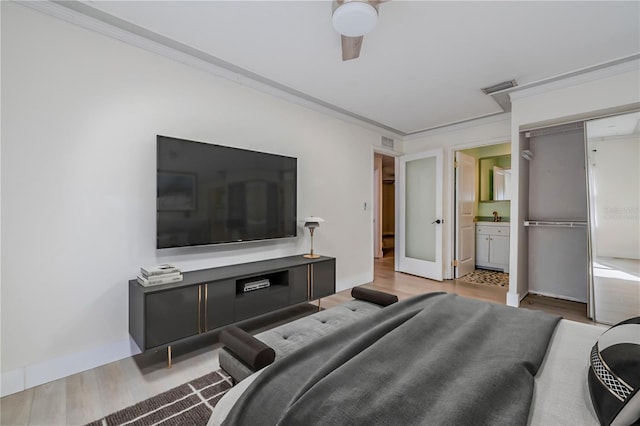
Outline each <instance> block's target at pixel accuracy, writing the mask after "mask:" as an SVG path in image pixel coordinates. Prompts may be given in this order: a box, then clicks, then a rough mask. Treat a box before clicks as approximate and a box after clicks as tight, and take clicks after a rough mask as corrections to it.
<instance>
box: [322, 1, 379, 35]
mask: <svg viewBox="0 0 640 426" xmlns="http://www.w3.org/2000/svg"><path fill="white" fill-rule="evenodd" d="M377 22H378V11H377V10H376V8H375V7H373V6H371V5H370V4H369V3H365V2H362V1H350V2H348V3H343V4H341V5H340V6H338V8H337V9H336V10H334V11H333V28H334V29H335V30H336V31H337V32H339V33H340V34H342V35H344V36H347V37H360V36H361V35H365V34H366V33H368V32H369V31H371V30H372V29H373V28H374V27H375V26H376V23H377Z"/></svg>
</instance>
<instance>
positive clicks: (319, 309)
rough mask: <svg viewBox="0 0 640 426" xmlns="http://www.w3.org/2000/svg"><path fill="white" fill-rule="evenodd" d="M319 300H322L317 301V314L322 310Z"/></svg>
mask: <svg viewBox="0 0 640 426" xmlns="http://www.w3.org/2000/svg"><path fill="white" fill-rule="evenodd" d="M321 300H322V299H318V312H320V311H321V310H322V308H320V301H321Z"/></svg>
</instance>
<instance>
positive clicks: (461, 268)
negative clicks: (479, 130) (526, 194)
mask: <svg viewBox="0 0 640 426" xmlns="http://www.w3.org/2000/svg"><path fill="white" fill-rule="evenodd" d="M454 158H456V164H455V173H454V185H453V186H454V197H453V199H454V211H455V214H454V244H453V251H454V253H453V258H454V259H455V261H454V278H456V279H461V280H463V281H465V282H469V283H471V284H480V285H498V286H501V287H508V283H509V239H510V238H509V217H510V211H511V201H510V199H511V197H510V192H511V181H510V177H511V143H510V142H506V143H501V144H495V145H488V146H481V147H474V148H468V149H462V150H458V151H455V156H454Z"/></svg>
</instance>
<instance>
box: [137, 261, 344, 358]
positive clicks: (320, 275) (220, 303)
mask: <svg viewBox="0 0 640 426" xmlns="http://www.w3.org/2000/svg"><path fill="white" fill-rule="evenodd" d="M264 279H268V280H269V284H270V285H269V286H268V287H265V288H260V289H257V290H252V291H246V292H245V291H244V287H245V284H246V283H248V282H254V281H258V280H264ZM335 291H336V260H335V258H332V257H324V256H321V257H319V258H317V259H307V258H305V257H302V255H299V256H289V257H282V258H277V259H270V260H262V261H258V262H251V263H244V264H238V265H230V266H223V267H218V268H211V269H203V270H199V271H191V272H185V273H183V280H182V281H181V282H179V283H170V284H163V285H157V286H153V287H143V286H142V285H140V284H139V283H138V281H137V280H131V281H129V334H130V335H131V337H132V338H133V340H134V341H135V342H136V344H137V345H138V347H139V348H140V350H142V351H143V352H144V351H148V350H151V349H158V348H163V347H165V346H166V347H167V355H168V360H169V366H171V345H172V344H174V343H177V342H179V341H180V340H182V339H186V338H189V337H193V336H197V335H201V334H203V333H208V332H210V331H213V330H215V329H218V328H220V327H223V326H225V325H229V324H233V323H235V322H239V321H243V320H246V319H249V318H252V317H256V316H258V315H262V314H266V313H268V312H273V311H276V310H278V309H282V308H286V307H288V306H292V305H295V304H298V303H303V302H307V301H311V300H316V299H320V298H322V297H325V296H328V295H330V294H334V293H335Z"/></svg>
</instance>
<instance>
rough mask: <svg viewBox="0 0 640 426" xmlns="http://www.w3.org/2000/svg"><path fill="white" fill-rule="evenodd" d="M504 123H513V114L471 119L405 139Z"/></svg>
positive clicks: (504, 113) (501, 113) (409, 139)
mask: <svg viewBox="0 0 640 426" xmlns="http://www.w3.org/2000/svg"><path fill="white" fill-rule="evenodd" d="M502 121H506V122H508V123H511V113H510V112H499V113H496V114H491V115H488V116H483V117H479V118H477V117H476V118H470V119H468V120H464V121H458V122H456V123H451V124H446V125H443V126H438V127H434V128H432V129H428V130H423V131H421V132H417V133H411V134H410V135H407V136H405V137H404V139H403V140H404V141H411V140H415V139H420V138H424V137H429V136H434V135H439V134H442V133H449V132H454V131H456V130H462V129H468V128H471V127H477V126H483V125H486V124H492V123H499V122H502Z"/></svg>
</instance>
